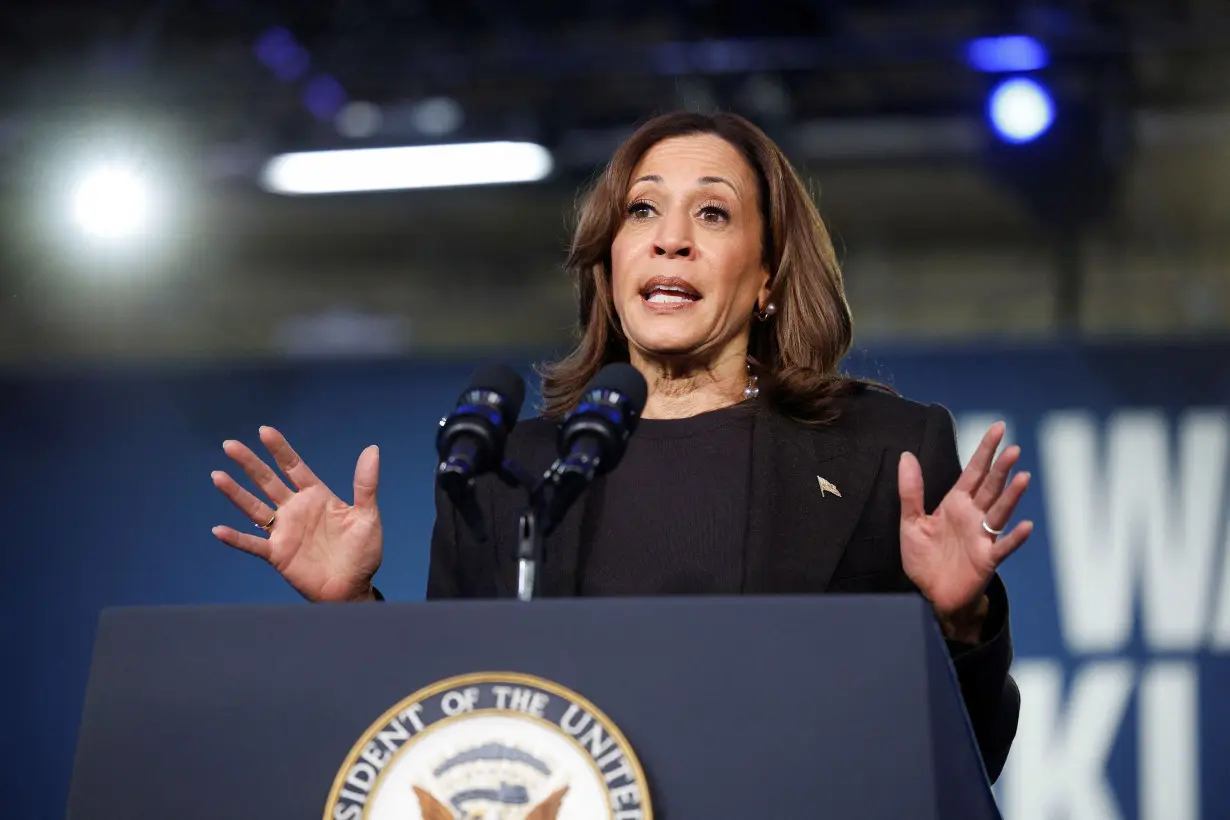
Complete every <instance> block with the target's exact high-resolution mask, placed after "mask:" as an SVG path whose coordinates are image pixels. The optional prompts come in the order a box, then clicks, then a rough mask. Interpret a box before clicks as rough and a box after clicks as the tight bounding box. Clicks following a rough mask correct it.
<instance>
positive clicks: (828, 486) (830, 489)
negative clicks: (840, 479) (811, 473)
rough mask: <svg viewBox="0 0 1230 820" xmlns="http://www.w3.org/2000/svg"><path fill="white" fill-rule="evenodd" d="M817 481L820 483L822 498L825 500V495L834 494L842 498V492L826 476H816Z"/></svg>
mask: <svg viewBox="0 0 1230 820" xmlns="http://www.w3.org/2000/svg"><path fill="white" fill-rule="evenodd" d="M816 481H819V482H820V497H821V498H823V497H824V494H825V493H832V494H833V495H835V496H837V497H838V498H841V490H838V489H837V485H836V484H834V483H833V482H831V481H829V480H828V479H827V478H825V477H824V476H816Z"/></svg>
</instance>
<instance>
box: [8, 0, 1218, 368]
mask: <svg viewBox="0 0 1230 820" xmlns="http://www.w3.org/2000/svg"><path fill="white" fill-rule="evenodd" d="M1003 33H1028V34H1033V35H1034V36H1036V37H1038V38H1039V39H1041V40H1043V41H1044V42H1045V43H1046V44H1047V46H1048V48H1049V50H1050V52H1051V55H1052V65H1051V66H1050V67H1048V68H1047V69H1046V70H1045V71H1044V72H1043V75H1044V76H1045V77H1046V78H1047V79H1048V80H1049V82H1050V83H1051V85H1052V87H1053V88H1054V89H1055V90H1056V93H1057V94H1059V95H1061V96H1063V97H1064V98H1065V99H1071V100H1075V101H1077V102H1078V104H1079V105H1082V106H1085V107H1087V108H1090V109H1092V110H1095V111H1096V112H1098V115H1099V116H1101V117H1104V118H1105V119H1106V120H1107V121H1108V122H1114V123H1116V124H1117V126H1118V127H1119V128H1120V129H1121V130H1122V132H1123V134H1124V135H1126V137H1125V139H1124V143H1125V145H1126V146H1127V149H1128V151H1129V152H1130V156H1131V158H1130V160H1128V159H1124V161H1123V166H1122V172H1123V173H1122V180H1121V181H1122V186H1121V188H1117V189H1116V195H1115V198H1114V202H1113V205H1112V207H1113V212H1114V213H1115V214H1116V217H1117V219H1118V220H1119V222H1120V226H1119V230H1120V232H1121V233H1122V234H1123V235H1128V236H1131V235H1135V234H1139V233H1141V232H1147V231H1150V230H1158V229H1159V226H1161V229H1164V230H1166V231H1168V241H1175V240H1177V239H1181V238H1182V237H1184V236H1186V235H1187V234H1188V233H1190V232H1197V233H1202V234H1217V235H1223V236H1224V235H1225V234H1226V231H1225V228H1226V227H1227V226H1230V204H1227V202H1226V200H1225V198H1224V197H1222V196H1221V194H1220V191H1222V190H1224V187H1225V186H1224V184H1223V182H1222V180H1223V179H1224V178H1225V177H1226V176H1227V175H1228V174H1230V148H1227V145H1228V144H1230V139H1228V138H1227V135H1228V134H1230V3H1226V2H1225V0H1186V1H1182V0H1170V1H1169V2H1161V0H1157V1H1155V2H1150V1H1149V0H1119V2H1115V0H1105V1H1101V0H1087V1H1084V2H1081V1H1079V0H1057V1H1056V2H1049V3H1041V2H988V1H987V0H953V1H951V2H941V0H859V2H854V0H849V1H848V2H841V1H839V0H809V1H808V2H789V3H786V2H782V3H772V2H760V3H747V2H734V0H673V1H672V2H658V3H653V4H629V3H620V2H615V0H578V1H577V2H545V1H544V0H521V1H520V2H502V1H500V0H453V1H452V2H434V1H431V0H381V1H380V2H376V0H334V1H333V2H328V1H324V2H290V0H265V1H263V2H257V1H256V0H207V1H206V2H194V3H189V2H178V0H153V2H150V1H149V0H146V2H136V0H93V2H86V1H85V0H40V2H37V3H34V2H30V3H22V2H20V0H11V2H9V3H7V4H5V5H3V7H0V76H4V77H5V83H4V84H3V85H0V233H2V234H3V236H0V242H3V244H2V245H0V264H2V267H0V285H3V286H4V287H5V288H9V286H10V285H11V286H12V287H11V290H12V292H13V296H14V299H16V297H17V295H19V294H23V295H24V294H30V293H34V292H37V291H39V289H41V290H42V291H44V292H45V293H44V295H45V296H47V293H50V292H52V291H54V292H55V293H54V294H53V295H54V296H55V297H56V298H60V297H62V296H63V291H64V289H65V288H66V287H75V288H84V289H83V290H81V291H80V292H81V293H86V292H88V291H89V287H90V286H87V285H73V286H67V285H65V284H64V283H65V281H71V280H65V279H63V278H52V277H49V276H47V270H48V269H49V268H50V267H54V265H55V264H56V260H55V258H54V257H55V253H56V252H58V250H59V249H60V248H59V246H60V245H62V244H63V243H64V240H63V239H62V238H58V237H56V236H55V235H54V233H53V232H52V231H50V230H49V229H48V228H47V227H46V221H47V220H46V218H47V214H48V209H49V208H51V205H49V204H48V203H49V202H50V201H51V199H52V197H50V196H49V194H48V191H49V190H50V189H52V188H54V187H55V185H56V184H59V183H57V182H56V180H57V178H58V177H57V174H58V172H59V167H60V166H61V165H62V164H63V163H64V162H65V161H66V160H65V157H72V156H74V153H73V152H74V151H75V150H77V147H78V146H79V145H86V146H88V145H90V144H92V141H93V143H97V142H98V140H100V139H102V140H104V141H105V140H107V139H111V140H118V141H119V142H120V143H128V144H131V145H135V146H143V145H145V144H149V145H150V146H153V148H151V156H152V157H155V159H151V162H152V163H157V164H158V166H159V171H160V172H166V178H167V179H168V180H173V182H169V183H168V184H170V185H172V186H173V187H176V189H177V193H178V194H179V199H180V202H181V204H183V205H184V207H183V209H182V210H183V212H182V214H181V215H180V223H179V228H178V229H177V230H178V231H179V232H180V233H182V237H181V239H182V242H181V246H187V247H189V248H190V253H188V254H184V253H183V252H182V250H183V248H182V247H181V252H180V255H179V257H177V259H178V261H176V262H175V263H173V264H174V265H175V266H178V267H179V268H182V270H181V272H180V275H181V277H182V283H183V285H184V286H183V287H182V288H180V290H179V291H178V294H177V296H176V297H175V299H176V300H178V301H173V302H171V303H158V304H156V305H155V306H154V307H153V308H151V309H152V310H158V311H163V312H167V313H176V312H177V311H182V310H184V309H185V306H186V305H189V304H192V305H201V304H206V303H211V300H213V302H214V303H218V304H221V305H223V307H225V305H226V304H228V300H233V299H235V298H236V297H235V294H237V293H240V292H241V291H242V289H243V288H244V287H245V283H250V285H251V287H252V288H253V292H258V293H261V294H265V295H263V296H261V297H260V300H264V299H267V294H269V293H271V292H281V291H280V290H279V289H284V283H286V282H291V281H293V282H295V283H296V287H297V289H298V291H299V292H300V293H302V294H306V295H303V301H304V303H305V305H306V306H307V307H306V308H305V309H315V308H316V307H317V306H319V305H320V304H327V303H329V302H330V301H331V300H332V301H336V300H337V298H338V297H337V294H339V293H343V292H345V291H346V290H356V289H357V286H358V285H360V284H362V287H363V288H364V289H366V292H367V293H368V294H369V295H371V294H376V295H375V296H372V298H371V300H369V301H372V300H374V301H377V302H378V301H379V299H380V298H381V297H380V296H379V294H380V293H383V291H381V290H380V289H379V287H378V286H377V284H378V283H380V282H383V281H387V280H389V279H390V278H393V279H396V280H397V281H398V282H400V283H401V284H402V285H403V286H405V287H411V288H412V287H413V286H414V285H413V284H412V283H413V282H414V281H417V282H419V283H420V286H421V287H424V288H427V289H428V291H429V292H430V293H431V297H432V299H434V300H437V301H438V300H441V299H443V298H446V297H448V298H451V296H456V297H458V298H466V299H468V300H470V302H472V304H471V307H472V308H474V309H478V308H477V307H475V305H477V304H479V303H482V302H483V300H482V297H480V296H478V294H477V290H476V289H477V288H480V287H487V288H495V289H494V290H490V294H491V295H490V296H489V297H488V301H487V302H486V303H485V304H488V305H492V304H495V305H498V304H499V303H500V300H501V299H503V298H505V297H504V295H503V293H504V291H501V290H500V289H499V288H498V287H496V286H497V285H500V284H503V285H505V286H507V285H509V280H510V277H512V279H513V281H514V282H515V283H517V284H522V283H524V282H526V281H527V279H533V278H535V277H537V278H538V279H539V280H541V281H543V282H546V281H551V282H554V283H558V282H559V279H558V277H557V274H558V262H559V260H560V259H561V258H562V254H563V249H564V247H565V245H566V242H567V237H568V227H569V221H568V218H569V216H570V213H571V209H572V205H573V204H574V201H575V192H576V189H577V186H578V185H579V184H581V183H583V182H584V181H585V180H586V179H587V178H589V177H590V176H591V175H592V173H593V171H594V169H595V167H596V166H597V165H599V164H600V163H601V162H602V161H603V160H605V158H606V157H608V156H609V154H610V151H611V150H612V149H613V148H614V147H615V145H617V144H618V142H619V140H620V139H621V138H622V137H623V136H624V135H626V134H627V133H628V132H629V131H630V129H631V127H632V126H633V125H634V124H635V123H636V122H637V121H639V120H643V119H644V118H645V117H646V116H647V115H649V114H652V113H655V112H658V111H662V110H670V109H675V108H679V107H691V108H700V109H714V108H721V109H733V110H737V111H739V112H740V113H744V114H746V115H748V116H750V117H752V118H753V119H755V120H756V121H757V122H758V123H759V124H761V125H762V126H763V127H764V128H765V129H766V130H767V131H768V132H769V133H770V134H771V135H772V136H774V137H775V138H776V139H778V140H779V142H780V143H781V144H782V145H783V147H784V148H785V149H786V150H787V152H788V153H789V154H790V155H791V156H792V158H793V159H795V161H796V162H797V163H798V164H799V165H800V166H801V167H802V168H803V170H804V171H805V173H806V174H807V175H808V177H809V179H810V180H812V181H818V183H819V190H820V192H821V206H822V208H823V210H824V211H825V213H826V216H827V217H828V218H829V219H830V221H831V222H832V224H833V225H834V226H835V231H836V233H837V234H838V235H839V238H840V239H841V241H842V242H849V243H851V244H866V243H868V242H870V241H871V240H874V241H875V242H877V243H883V242H887V243H890V244H891V243H897V244H907V245H921V246H927V245H932V246H940V245H944V244H945V243H948V244H952V243H961V242H965V243H970V242H973V243H981V244H983V245H993V244H995V243H997V242H1005V243H1017V244H1022V243H1024V244H1026V245H1028V244H1029V243H1031V242H1033V241H1034V239H1033V238H1035V237H1037V236H1039V231H1040V229H1039V227H1038V226H1037V225H1036V223H1035V222H1034V221H1032V220H1030V219H1029V216H1028V213H1027V212H1026V211H1025V210H1024V209H1023V208H1022V207H1021V206H1020V204H1019V203H1018V202H1017V201H1015V200H1014V199H1013V198H1011V197H1007V196H1004V191H1003V189H1002V188H1001V187H999V186H997V185H996V184H995V182H994V180H993V179H992V178H991V177H990V176H989V175H988V174H987V173H986V172H985V167H984V164H983V154H984V148H985V142H986V139H987V135H986V134H985V133H984V127H983V125H982V123H981V118H982V107H983V105H984V100H985V95H986V92H987V89H988V86H989V82H990V80H989V78H988V76H987V75H985V74H981V73H979V72H976V71H974V70H972V69H971V68H970V67H969V66H968V65H967V63H966V59H965V52H964V49H965V45H966V43H967V42H968V41H969V40H970V38H972V37H977V36H985V35H995V34H1003ZM355 103H358V104H359V106H358V107H356V106H355V105H350V107H349V108H348V107H347V106H348V104H355ZM1062 104H1063V103H1061V105H1062ZM347 112H349V113H347ZM372 112H375V114H374V115H373V113H372ZM364 113H366V116H365V117H364V116H360V115H363V114H364ZM348 117H349V119H348ZM355 117H358V120H364V121H363V122H359V121H358V120H356V119H355ZM493 138H517V139H530V140H535V141H538V142H541V143H543V144H545V145H548V146H549V147H550V148H551V149H552V150H553V151H554V153H555V156H556V160H557V172H556V173H555V174H554V176H553V177H552V178H551V179H550V180H548V181H547V182H546V183H543V184H536V185H524V186H512V187H507V188H486V189H462V190H437V191H418V192H407V193H399V194H380V195H358V196H349V195H348V196H327V197H315V198H286V197H277V196H274V195H271V194H267V193H264V192H262V191H260V190H259V189H258V188H257V186H256V184H255V179H256V176H257V173H258V171H259V169H260V167H261V165H262V163H263V162H264V161H265V160H266V158H268V157H269V156H270V155H272V154H274V153H278V152H285V151H294V150H305V149H316V148H338V147H360V146H371V145H407V144H416V143H435V142H441V141H455V140H462V141H464V140H483V139H493ZM1038 241H1039V242H1040V241H1041V240H1038ZM93 261H95V262H97V261H98V260H93ZM99 264H102V263H101V262H99ZM117 264H125V265H128V266H129V267H131V266H132V265H133V264H134V262H133V261H132V260H131V259H128V260H127V261H125V262H123V263H117ZM140 264H148V265H149V266H151V271H152V269H153V268H154V267H157V266H159V265H163V264H164V261H163V260H162V259H161V258H159V257H158V256H157V255H156V254H154V253H152V252H151V255H150V256H149V258H148V259H147V260H144V261H143V262H141V263H140ZM165 264H171V263H165ZM150 276H151V277H152V276H154V274H153V273H152V272H151V274H150ZM262 277H264V280H265V284H264V285H258V284H257V282H258V280H261V278H262ZM192 282H195V285H191V286H190V283H192ZM270 282H276V283H279V284H277V285H272V284H269V283H270ZM408 282H409V283H411V284H407V283H408ZM374 283H375V284H374ZM111 284H113V283H111ZM553 288H554V289H550V290H547V291H545V292H544V293H545V295H543V296H541V299H545V300H556V301H557V302H558V303H559V304H558V305H556V308H555V309H554V310H553V311H546V315H549V316H551V317H552V320H553V321H555V320H558V319H559V317H560V316H562V315H565V314H566V313H567V308H566V302H567V293H566V291H565V290H564V289H563V288H561V287H558V285H554V286H553ZM314 289H315V290H314ZM316 291H319V293H320V294H322V295H321V296H320V298H319V299H314V297H312V296H311V294H312V293H314V292H316ZM425 292H426V291H425ZM329 294H332V296H330V295H329ZM442 294H444V295H442ZM450 295H451V296H450ZM51 298H52V296H47V301H48V303H49V302H50V300H51ZM414 298H418V297H413V296H411V297H407V296H406V294H405V293H404V292H403V293H401V295H400V296H399V297H398V299H400V300H401V301H403V302H404V301H406V300H407V299H409V300H410V301H413V299H414ZM530 298H540V297H539V296H538V295H537V294H536V293H533V294H532V295H531V297H530ZM258 301H259V300H258ZM390 301H397V300H393V299H390ZM31 303H35V302H27V301H23V302H21V304H23V305H28V304H31ZM13 304H14V302H9V303H7V304H5V303H0V325H3V324H4V323H5V321H6V316H7V317H8V319H7V321H8V322H9V325H10V330H9V335H10V338H12V337H13V336H14V334H15V333H16V332H17V331H14V330H13V329H12V328H15V327H18V326H19V325H20V326H21V327H22V328H24V330H23V331H22V332H33V331H34V330H36V329H38V328H41V327H42V326H43V323H44V319H45V317H44V318H40V319H37V320H35V319H31V318H30V316H31V315H33V314H32V313H28V312H27V313H22V314H21V315H20V316H17V317H16V318H15V319H14V318H13V312H14V308H13V307H12V305H13ZM219 309H220V310H221V309H223V308H219ZM23 310H24V308H23ZM6 311H9V313H7V314H6ZM62 313H63V314H64V315H61V316H60V317H59V320H58V321H61V322H64V323H66V324H69V325H71V324H73V323H74V322H76V321H77V319H76V318H72V317H74V316H77V314H76V313H73V312H72V311H62ZM244 315H245V316H248V317H249V320H250V319H251V317H250V315H249V314H244ZM66 316H67V317H68V318H65V317H66ZM131 320H132V314H128V313H125V314H124V315H123V316H122V317H120V318H117V319H116V322H117V323H120V324H122V323H124V322H129V321H131ZM48 321H50V320H48ZM211 321H212V320H211ZM419 321H420V322H421V321H425V319H424V318H423V317H419ZM23 322H24V323H25V324H21V323H23ZM236 322H237V323H240V322H239V320H238V319H237V320H236ZM496 324H498V323H496ZM228 327H229V326H228ZM498 335H499V334H498V332H495V331H493V337H498ZM558 335H559V331H558V328H553V329H551V330H550V332H546V331H544V338H558ZM3 346H4V328H3V327H0V347H3Z"/></svg>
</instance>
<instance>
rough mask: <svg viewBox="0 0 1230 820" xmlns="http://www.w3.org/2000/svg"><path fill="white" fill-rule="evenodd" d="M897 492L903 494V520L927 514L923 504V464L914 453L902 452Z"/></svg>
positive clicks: (898, 463)
mask: <svg viewBox="0 0 1230 820" xmlns="http://www.w3.org/2000/svg"><path fill="white" fill-rule="evenodd" d="M897 492H898V494H899V495H900V496H901V520H902V522H905V521H913V520H915V519H917V518H921V517H922V516H924V515H926V514H927V512H926V509H925V508H924V506H923V476H922V466H921V465H920V464H919V463H918V459H917V458H915V457H914V454H913V453H902V454H901V460H900V461H898V462H897Z"/></svg>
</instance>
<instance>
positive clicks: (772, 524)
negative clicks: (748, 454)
mask: <svg viewBox="0 0 1230 820" xmlns="http://www.w3.org/2000/svg"><path fill="white" fill-rule="evenodd" d="M881 454H882V448H871V449H860V448H855V447H853V446H852V443H851V440H850V436H849V434H848V433H846V432H843V431H842V430H841V429H839V428H833V427H821V428H815V429H812V428H807V427H804V426H803V425H800V424H797V423H794V422H791V421H790V420H788V419H785V418H783V417H781V416H778V415H776V414H773V413H767V412H765V413H760V414H758V415H757V418H756V422H755V427H754V432H753V434H752V476H751V478H752V486H751V492H750V494H749V495H750V502H751V509H750V510H749V511H748V537H747V543H746V555H745V563H744V566H745V569H744V573H745V581H744V591H745V592H746V593H748V594H761V595H763V594H775V593H776V594H780V593H807V592H820V591H822V590H823V589H825V588H826V587H827V586H828V583H829V580H830V578H831V577H832V575H833V571H834V570H835V569H836V568H837V564H838V562H839V561H840V560H841V556H842V554H843V553H844V552H845V548H846V544H847V542H848V541H849V538H850V536H851V534H852V533H853V532H854V528H855V527H856V526H857V524H858V521H859V518H860V517H861V515H862V511H863V507H864V506H865V505H866V503H867V499H868V496H869V494H870V492H871V489H872V486H873V485H874V483H875V479H876V475H877V473H878V472H879V469H880V462H881ZM822 482H825V484H824V485H823V486H822ZM832 488H836V492H834V491H833V489H832ZM838 493H840V495H838Z"/></svg>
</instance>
